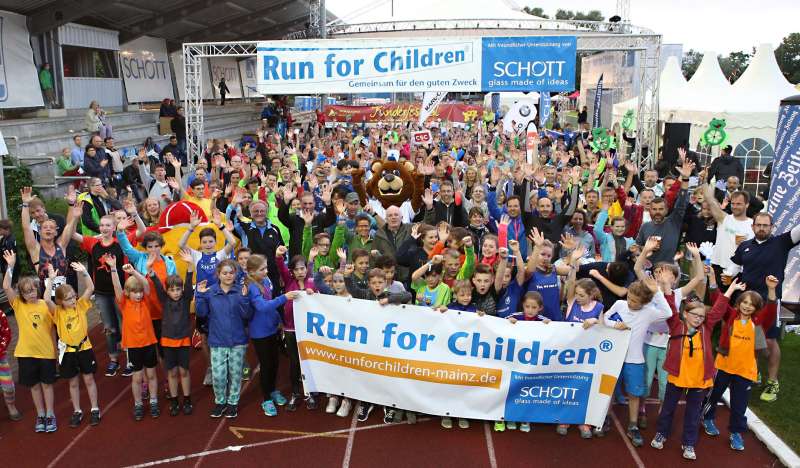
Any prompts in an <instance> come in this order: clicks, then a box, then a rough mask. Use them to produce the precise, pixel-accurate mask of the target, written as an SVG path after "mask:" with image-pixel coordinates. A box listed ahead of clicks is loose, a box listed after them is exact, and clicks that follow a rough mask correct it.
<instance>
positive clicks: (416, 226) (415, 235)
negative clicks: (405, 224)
mask: <svg viewBox="0 0 800 468" xmlns="http://www.w3.org/2000/svg"><path fill="white" fill-rule="evenodd" d="M419 236H420V233H419V223H417V224H414V225H412V226H411V237H413V238H414V239H419Z"/></svg>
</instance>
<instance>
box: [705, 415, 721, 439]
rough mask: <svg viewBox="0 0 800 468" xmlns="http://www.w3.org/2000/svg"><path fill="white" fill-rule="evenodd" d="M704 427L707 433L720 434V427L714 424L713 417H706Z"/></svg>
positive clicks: (711, 434)
mask: <svg viewBox="0 0 800 468" xmlns="http://www.w3.org/2000/svg"><path fill="white" fill-rule="evenodd" d="M703 429H704V430H705V431H706V434H708V435H710V436H718V435H719V429H717V425H716V424H714V420H713V419H704V420H703Z"/></svg>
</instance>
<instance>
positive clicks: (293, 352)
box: [285, 331, 300, 395]
mask: <svg viewBox="0 0 800 468" xmlns="http://www.w3.org/2000/svg"><path fill="white" fill-rule="evenodd" d="M285 336H286V351H287V352H288V353H289V380H291V381H292V393H293V394H295V395H300V355H299V354H298V352H297V336H295V334H294V332H293V331H291V332H290V331H287V332H286V333H285Z"/></svg>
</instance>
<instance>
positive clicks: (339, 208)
mask: <svg viewBox="0 0 800 468" xmlns="http://www.w3.org/2000/svg"><path fill="white" fill-rule="evenodd" d="M346 208H347V206H346V205H345V203H344V200H343V199H341V198H340V199H338V200H336V201H335V202H334V203H333V209H334V210H335V211H336V216H341V215H342V214H344V210H345V209H346Z"/></svg>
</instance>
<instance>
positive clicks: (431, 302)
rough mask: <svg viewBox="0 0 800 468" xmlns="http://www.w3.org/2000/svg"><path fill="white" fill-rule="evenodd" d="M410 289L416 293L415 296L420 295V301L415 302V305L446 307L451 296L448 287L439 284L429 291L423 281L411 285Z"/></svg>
mask: <svg viewBox="0 0 800 468" xmlns="http://www.w3.org/2000/svg"><path fill="white" fill-rule="evenodd" d="M411 288H412V289H414V290H415V291H417V295H419V294H422V301H420V300H417V305H423V306H430V307H439V306H447V305H448V304H450V300H451V299H452V296H453V293H452V291H450V286H448V285H446V284H445V283H439V285H438V286H436V287H435V288H433V289H430V288H428V286H427V285H426V284H425V281H424V280H421V281H417V282H415V283H414V284H412V285H411Z"/></svg>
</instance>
